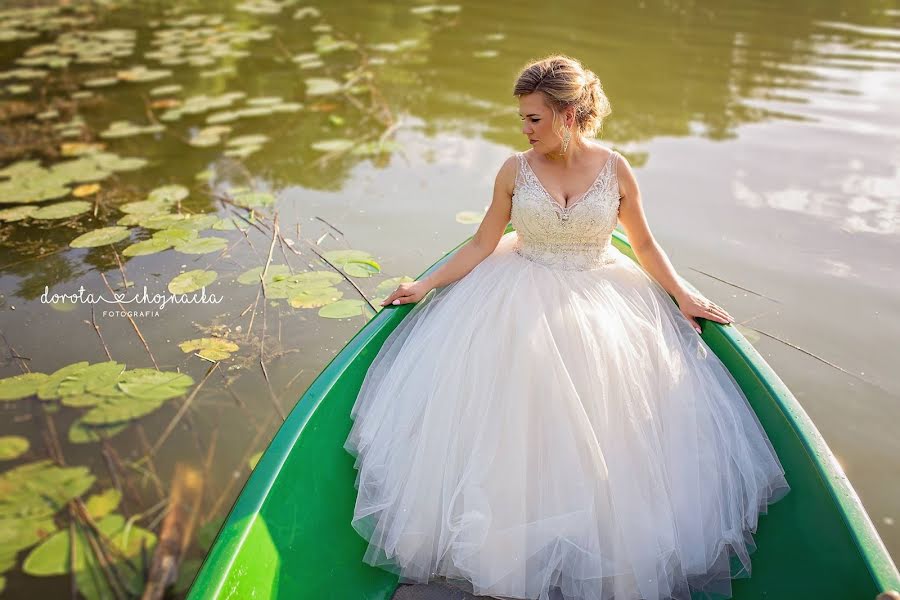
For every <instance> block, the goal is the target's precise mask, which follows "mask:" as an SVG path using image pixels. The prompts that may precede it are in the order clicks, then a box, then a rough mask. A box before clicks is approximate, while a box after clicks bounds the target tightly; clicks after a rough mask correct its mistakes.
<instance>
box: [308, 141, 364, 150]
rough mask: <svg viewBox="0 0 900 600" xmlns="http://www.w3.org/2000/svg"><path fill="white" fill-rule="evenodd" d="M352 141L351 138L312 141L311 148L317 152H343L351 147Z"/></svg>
mask: <svg viewBox="0 0 900 600" xmlns="http://www.w3.org/2000/svg"><path fill="white" fill-rule="evenodd" d="M354 143H355V142H354V141H353V140H347V139H343V138H335V139H330V140H319V141H318V142H313V143H312V145H311V147H312V149H313V150H318V151H319V152H344V151H346V150H349V149H350V148H352V147H353V145H354Z"/></svg>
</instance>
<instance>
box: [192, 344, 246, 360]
mask: <svg viewBox="0 0 900 600" xmlns="http://www.w3.org/2000/svg"><path fill="white" fill-rule="evenodd" d="M178 347H179V348H181V350H182V352H196V353H197V354H198V355H199V356H201V357H203V358H206V359H208V360H213V361H215V360H225V359H227V358H231V353H232V352H237V351H238V350H240V346H238V345H237V344H235V343H234V342H232V341H230V340H226V339H223V338H197V339H194V340H186V341H184V342H181V343H180V344H178Z"/></svg>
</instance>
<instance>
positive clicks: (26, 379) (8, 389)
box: [0, 363, 87, 401]
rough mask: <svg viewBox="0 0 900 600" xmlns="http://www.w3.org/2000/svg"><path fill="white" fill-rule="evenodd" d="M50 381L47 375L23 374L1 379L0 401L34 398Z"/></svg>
mask: <svg viewBox="0 0 900 600" xmlns="http://www.w3.org/2000/svg"><path fill="white" fill-rule="evenodd" d="M85 364H87V363H85ZM48 379H49V376H48V375H47V374H45V373H23V374H22V375H14V376H12V377H6V378H4V379H0V400H7V401H9V400H19V399H21V398H27V397H28V396H33V395H35V394H36V393H37V391H38V388H39V387H40V386H41V385H42V384H44V383H45V382H46V381H47V380H48Z"/></svg>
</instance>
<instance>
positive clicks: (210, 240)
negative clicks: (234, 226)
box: [175, 237, 228, 254]
mask: <svg viewBox="0 0 900 600" xmlns="http://www.w3.org/2000/svg"><path fill="white" fill-rule="evenodd" d="M226 245H228V240H226V239H225V238H220V237H198V238H195V239H193V240H189V241H187V242H182V243H180V244H177V245H176V246H175V250H177V251H178V252H183V253H184V254H208V253H210V252H218V251H220V250H222V249H223V248H225V246H226Z"/></svg>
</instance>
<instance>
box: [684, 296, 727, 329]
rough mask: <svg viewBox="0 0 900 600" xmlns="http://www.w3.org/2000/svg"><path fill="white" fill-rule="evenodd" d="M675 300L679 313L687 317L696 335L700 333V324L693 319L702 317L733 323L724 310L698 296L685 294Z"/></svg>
mask: <svg viewBox="0 0 900 600" xmlns="http://www.w3.org/2000/svg"><path fill="white" fill-rule="evenodd" d="M676 300H677V301H678V308H679V309H681V313H682V314H683V315H684V316H685V317H687V320H688V321H690V322H691V326H692V327H693V328H694V329H696V330H697V333H700V324H699V323H697V321H695V320H694V317H702V318H704V319H710V320H712V321H718V322H719V323H725V324H728V323H734V318H733V317H732V316H731V315H730V314H728V313H727V312H726V311H725V309H724V308H722V307H721V306H719V305H718V304H716V303H714V302H711V301H709V300H707V299H706V298H705V297H704V296H702V295H700V294H693V293H691V292H685V293H684V294H683V295H682V296H680V297H678V298H676Z"/></svg>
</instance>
